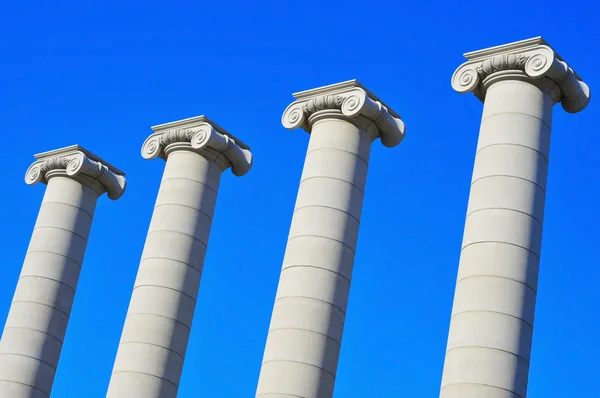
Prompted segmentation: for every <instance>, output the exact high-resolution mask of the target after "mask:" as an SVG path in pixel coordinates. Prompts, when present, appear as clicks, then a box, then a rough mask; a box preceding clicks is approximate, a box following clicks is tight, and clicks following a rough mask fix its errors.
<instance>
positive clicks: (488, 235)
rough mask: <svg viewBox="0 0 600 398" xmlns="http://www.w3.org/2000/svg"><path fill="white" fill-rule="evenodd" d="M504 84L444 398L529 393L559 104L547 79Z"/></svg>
mask: <svg viewBox="0 0 600 398" xmlns="http://www.w3.org/2000/svg"><path fill="white" fill-rule="evenodd" d="M505 73H507V72H505ZM499 75H500V74H499ZM511 75H513V76H511ZM496 79H497V80H498V82H495V83H492V84H491V85H490V86H489V88H488V89H487V94H486V99H485V105H484V110H483V118H482V122H481V129H480V133H479V142H478V146H477V154H476V157H475V166H474V169H473V178H472V184H471V193H470V197H469V205H468V211H467V219H466V224H465V232H464V238H463V244H462V252H461V258H460V265H459V271H458V280H457V284H456V292H455V297H454V306H453V310H452V319H451V324H450V333H449V337H448V346H447V353H446V362H445V365H444V376H443V381H442V390H441V395H440V396H441V397H442V398H459V397H460V398H469V397H473V398H474V397H480V396H483V397H494V398H509V397H510V398H518V397H520V398H524V397H525V396H526V393H527V377H528V371H529V360H530V354H531V341H532V334H533V322H534V311H535V300H536V291H537V280H538V268H539V261H540V251H541V243H542V224H543V219H544V200H545V193H546V179H547V171H548V156H549V149H550V129H551V125H552V107H553V105H554V104H555V99H553V98H552V97H551V95H550V89H551V88H552V87H553V83H551V82H550V81H548V80H547V79H543V80H537V81H533V80H531V79H525V78H523V77H522V76H520V74H518V73H513V72H508V76H506V77H502V76H499V77H497V78H496ZM504 79H507V80H504Z"/></svg>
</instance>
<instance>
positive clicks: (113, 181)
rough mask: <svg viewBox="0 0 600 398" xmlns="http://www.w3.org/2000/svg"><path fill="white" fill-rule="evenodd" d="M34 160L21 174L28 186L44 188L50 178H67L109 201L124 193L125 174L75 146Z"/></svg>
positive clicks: (45, 154)
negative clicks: (42, 184) (104, 195)
mask: <svg viewBox="0 0 600 398" xmlns="http://www.w3.org/2000/svg"><path fill="white" fill-rule="evenodd" d="M34 156H35V158H36V159H37V160H36V161H35V162H34V163H33V164H32V165H31V166H29V168H28V169H27V172H26V173H25V182H26V183H27V184H28V185H35V184H37V183H38V182H41V183H44V184H47V183H48V180H49V179H50V178H51V177H53V176H68V177H71V178H73V179H75V180H77V181H79V182H81V183H82V184H86V185H89V186H91V187H92V188H94V190H96V192H97V193H98V195H102V194H103V193H104V192H107V195H108V197H109V198H110V199H112V200H116V199H119V198H120V197H121V196H122V195H123V193H124V192H125V188H126V186H127V182H126V180H125V177H124V176H125V173H124V172H122V171H121V170H119V169H117V168H116V167H114V166H112V165H111V164H109V163H107V162H105V161H104V160H101V159H100V158H99V157H97V156H96V155H94V154H93V153H91V152H90V151H88V150H86V149H85V148H82V147H81V146H79V145H72V146H69V147H66V148H61V149H56V150H53V151H49V152H44V153H39V154H37V155H34Z"/></svg>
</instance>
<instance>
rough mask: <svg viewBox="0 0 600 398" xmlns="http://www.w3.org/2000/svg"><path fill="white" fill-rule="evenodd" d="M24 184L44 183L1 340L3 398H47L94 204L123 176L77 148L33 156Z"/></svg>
mask: <svg viewBox="0 0 600 398" xmlns="http://www.w3.org/2000/svg"><path fill="white" fill-rule="evenodd" d="M35 158H36V159H37V161H36V162H34V163H33V164H32V165H31V166H30V167H29V169H28V170H27V173H26V174H25V182H26V183H27V184H29V185H35V184H37V183H38V182H41V183H43V184H46V185H47V186H46V192H45V194H44V199H43V200H42V205H41V207H40V212H39V214H38V218H37V221H36V223H35V227H34V229H33V235H32V236H31V241H30V242H29V248H28V249H27V254H26V255H25V261H24V263H23V268H22V270H21V275H20V277H19V281H18V282H17V288H16V291H15V295H14V297H13V301H12V304H11V306H10V310H9V313H8V318H7V320H6V325H5V327H4V332H3V333H2V340H1V341H0V397H10V398H47V397H49V396H50V391H51V390H52V384H53V382H54V375H55V373H56V367H57V366H58V360H59V357H60V352H61V350H62V346H63V341H64V338H65V333H66V330H67V323H68V321H69V315H70V313H71V307H72V305H73V298H74V296H75V291H76V289H77V281H78V279H79V271H80V270H81V265H82V263H83V257H84V254H85V248H86V246H87V241H88V236H89V234H90V228H91V226H92V219H93V216H94V209H95V208H96V200H97V199H98V197H99V196H100V195H102V194H103V193H104V192H107V193H108V197H109V198H110V199H113V200H116V199H118V198H119V197H121V195H123V192H124V191H125V177H123V176H124V175H125V174H124V173H123V172H122V171H120V170H118V169H117V168H115V167H113V166H111V165H110V164H108V163H106V162H105V161H103V160H101V159H99V158H98V157H96V156H95V155H93V154H92V153H91V152H88V151H87V150H85V149H83V148H82V147H80V146H77V145H74V146H70V147H66V148H62V149H57V150H54V151H50V152H45V153H41V154H38V155H35Z"/></svg>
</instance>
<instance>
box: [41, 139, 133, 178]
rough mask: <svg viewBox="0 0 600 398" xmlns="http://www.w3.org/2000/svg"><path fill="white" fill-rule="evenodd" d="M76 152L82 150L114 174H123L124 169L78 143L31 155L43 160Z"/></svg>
mask: <svg viewBox="0 0 600 398" xmlns="http://www.w3.org/2000/svg"><path fill="white" fill-rule="evenodd" d="M77 152H82V153H83V154H85V155H86V156H87V157H88V158H89V159H90V160H93V161H96V162H99V163H102V164H103V165H105V166H106V167H108V168H109V170H110V171H112V172H113V173H114V174H117V175H120V176H124V175H125V172H124V171H122V170H120V169H118V168H117V167H115V166H113V165H112V164H110V163H108V162H107V161H106V160H104V159H102V158H101V157H99V156H98V155H95V154H94V153H92V152H91V151H89V150H87V149H85V148H84V147H82V146H81V145H79V144H75V145H70V146H67V147H64V148H58V149H53V150H51V151H46V152H41V153H36V154H35V155H33V157H34V158H36V159H37V160H43V159H48V158H54V157H59V156H69V155H74V154H76V153H77Z"/></svg>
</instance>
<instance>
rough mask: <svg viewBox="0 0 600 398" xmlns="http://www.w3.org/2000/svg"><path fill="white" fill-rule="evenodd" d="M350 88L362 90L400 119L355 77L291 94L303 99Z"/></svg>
mask: <svg viewBox="0 0 600 398" xmlns="http://www.w3.org/2000/svg"><path fill="white" fill-rule="evenodd" d="M351 88H360V89H362V90H364V91H365V92H366V93H367V95H368V96H369V97H370V98H371V99H372V100H374V101H378V102H380V103H381V104H382V105H383V106H385V107H386V108H387V110H388V112H389V113H390V114H391V115H392V116H393V117H395V118H398V119H400V115H398V114H397V113H396V112H395V111H394V110H393V109H392V108H390V107H389V106H388V105H387V104H386V103H385V102H384V101H382V100H381V99H380V98H379V97H377V96H376V95H375V94H373V92H372V91H370V90H369V89H368V88H366V87H365V86H364V85H362V84H361V83H360V82H359V81H358V80H357V79H352V80H347V81H344V82H340V83H334V84H328V85H326V86H321V87H317V88H313V89H310V90H304V91H298V92H296V93H293V94H292V95H293V97H294V98H296V99H297V100H305V99H309V98H311V97H315V96H318V95H323V94H327V95H332V94H336V93H337V92H338V91H343V90H347V89H351Z"/></svg>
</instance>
